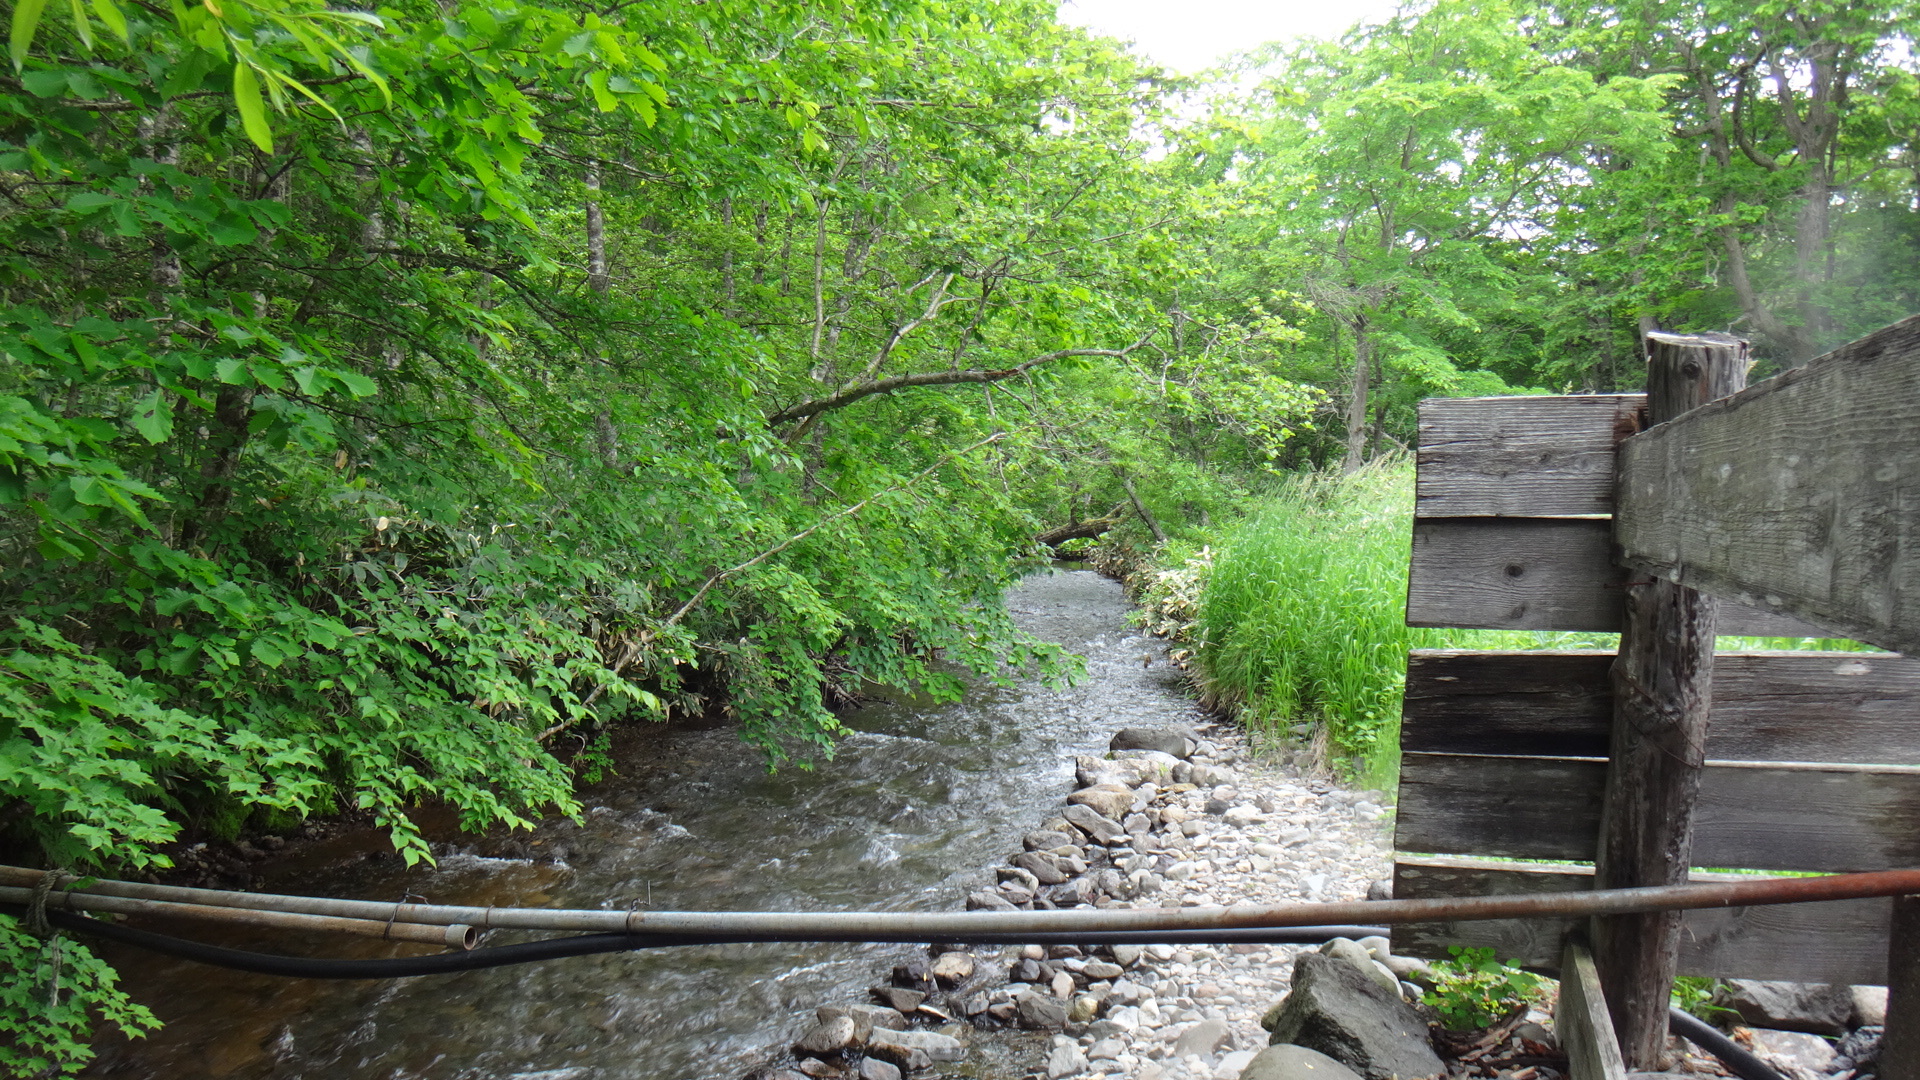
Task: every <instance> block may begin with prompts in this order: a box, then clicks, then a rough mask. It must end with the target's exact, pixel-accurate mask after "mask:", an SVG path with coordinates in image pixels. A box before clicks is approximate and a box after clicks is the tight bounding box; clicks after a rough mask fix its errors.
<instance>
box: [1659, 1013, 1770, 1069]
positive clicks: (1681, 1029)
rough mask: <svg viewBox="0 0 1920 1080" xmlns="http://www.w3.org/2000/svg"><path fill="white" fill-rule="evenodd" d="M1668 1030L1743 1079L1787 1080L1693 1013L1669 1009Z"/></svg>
mask: <svg viewBox="0 0 1920 1080" xmlns="http://www.w3.org/2000/svg"><path fill="white" fill-rule="evenodd" d="M1667 1030H1669V1031H1671V1032H1673V1033H1674V1034H1675V1035H1678V1036H1680V1037H1681V1038H1683V1039H1685V1040H1687V1041H1688V1042H1690V1043H1692V1044H1693V1045H1695V1046H1697V1047H1699V1048H1700V1049H1702V1050H1705V1051H1706V1052H1707V1053H1709V1054H1712V1055H1713V1056H1714V1057H1717V1058H1719V1059H1720V1063H1721V1064H1723V1065H1725V1066H1726V1067H1727V1069H1728V1070H1729V1071H1731V1072H1732V1073H1733V1075H1735V1076H1738V1077H1739V1078H1740V1080H1785V1078H1784V1077H1782V1076H1781V1075H1780V1074H1779V1072H1777V1071H1775V1069H1774V1067H1773V1066H1771V1065H1769V1064H1767V1063H1766V1062H1764V1061H1761V1060H1760V1059H1759V1058H1757V1057H1755V1056H1753V1054H1752V1052H1751V1051H1749V1050H1747V1048H1746V1047H1743V1046H1741V1045H1740V1044H1739V1043H1737V1042H1734V1041H1733V1040H1732V1039H1729V1038H1727V1037H1726V1036H1725V1035H1722V1034H1721V1033H1720V1031H1719V1029H1718V1028H1715V1027H1714V1026H1713V1025H1712V1024H1709V1023H1707V1022H1706V1021H1705V1020H1702V1019H1700V1018H1699V1017H1697V1016H1695V1015H1693V1014H1692V1013H1689V1012H1683V1011H1681V1010H1679V1009H1668V1010H1667Z"/></svg>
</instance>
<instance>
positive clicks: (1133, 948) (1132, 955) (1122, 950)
mask: <svg viewBox="0 0 1920 1080" xmlns="http://www.w3.org/2000/svg"><path fill="white" fill-rule="evenodd" d="M1143 951H1144V950H1142V949H1141V948H1140V946H1138V945H1115V946H1114V947H1113V962H1114V963H1116V964H1119V965H1120V966H1121V967H1123V968H1130V967H1132V966H1133V965H1135V964H1137V963H1139V962H1140V954H1141V953H1142V952H1143ZM1885 1010H1886V1006H1884V1005H1883V1006H1881V1011H1883V1012H1884V1011H1885Z"/></svg>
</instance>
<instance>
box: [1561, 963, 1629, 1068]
mask: <svg viewBox="0 0 1920 1080" xmlns="http://www.w3.org/2000/svg"><path fill="white" fill-rule="evenodd" d="M1613 1026H1614V1025H1613V1018H1612V1016H1611V1015H1610V1014H1609V1013H1608V1012H1607V999H1606V998H1605V997H1604V996H1603V995H1602V994H1601V992H1600V973H1599V972H1598V971H1596V970H1595V969H1594V966H1593V954H1592V953H1590V952H1588V951H1587V947H1586V946H1585V945H1581V944H1579V943H1578V942H1569V943H1568V944H1567V949H1566V955H1565V958H1564V959H1563V960H1562V961H1561V962H1560V1000H1559V1001H1558V1002H1556V1003H1555V1004H1554V1007H1553V1029H1554V1031H1555V1032H1556V1033H1557V1034H1558V1035H1559V1036H1560V1043H1561V1045H1562V1046H1564V1047H1565V1048H1566V1051H1567V1075H1568V1076H1570V1077H1571V1078H1572V1080H1627V1063H1626V1059H1625V1058H1624V1057H1623V1056H1622V1055H1621V1053H1620V1044H1619V1043H1617V1042H1616V1041H1614V1033H1613Z"/></svg>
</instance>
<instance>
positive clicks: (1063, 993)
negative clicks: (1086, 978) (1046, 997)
mask: <svg viewBox="0 0 1920 1080" xmlns="http://www.w3.org/2000/svg"><path fill="white" fill-rule="evenodd" d="M1050 989H1052V990H1053V996H1054V997H1057V998H1059V999H1060V1000H1061V1001H1065V1000H1067V999H1068V998H1070V997H1072V996H1073V976H1071V975H1069V974H1067V973H1066V972H1064V971H1056V972H1054V973H1053V984H1052V986H1051V987H1050Z"/></svg>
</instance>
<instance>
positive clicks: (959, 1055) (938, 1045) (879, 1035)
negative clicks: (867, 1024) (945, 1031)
mask: <svg viewBox="0 0 1920 1080" xmlns="http://www.w3.org/2000/svg"><path fill="white" fill-rule="evenodd" d="M873 1038H874V1041H875V1042H881V1041H884V1042H889V1043H892V1044H893V1045H895V1046H906V1047H911V1048H913V1049H915V1050H920V1051H923V1052H925V1053H926V1055H927V1058H928V1059H929V1060H932V1061H960V1060H963V1059H964V1058H966V1056H967V1044H966V1043H963V1042H961V1041H960V1040H959V1039H956V1038H954V1037H953V1036H951V1035H942V1034H941V1033H939V1032H937V1031H915V1030H913V1029H911V1028H909V1029H907V1030H906V1031H875V1032H874V1033H873Z"/></svg>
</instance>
